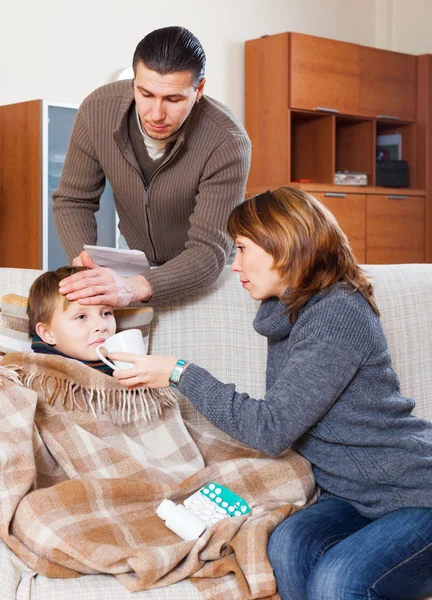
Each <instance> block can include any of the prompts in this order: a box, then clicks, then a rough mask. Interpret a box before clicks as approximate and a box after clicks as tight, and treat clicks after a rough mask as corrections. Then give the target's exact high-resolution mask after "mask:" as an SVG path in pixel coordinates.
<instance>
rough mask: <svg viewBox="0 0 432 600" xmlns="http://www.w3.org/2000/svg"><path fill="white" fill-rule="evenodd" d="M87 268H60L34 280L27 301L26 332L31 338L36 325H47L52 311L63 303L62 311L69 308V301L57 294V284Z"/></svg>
mask: <svg viewBox="0 0 432 600" xmlns="http://www.w3.org/2000/svg"><path fill="white" fill-rule="evenodd" d="M87 268H88V267H71V266H66V267H60V268H59V269H57V270H56V271H46V272H45V273H42V275H39V277H38V278H37V279H35V280H34V282H33V284H32V286H31V288H30V291H29V296H28V301H27V316H28V319H29V325H28V331H29V335H30V336H33V335H35V333H36V325H37V324H38V323H46V324H47V325H49V324H50V323H51V319H52V316H53V313H54V309H55V307H56V306H57V304H58V303H59V302H60V301H63V310H66V308H67V307H68V306H69V300H68V299H67V298H66V296H63V295H62V294H60V292H59V283H60V281H62V280H63V279H66V277H69V276H70V275H73V274H74V273H79V272H80V271H86V270H87Z"/></svg>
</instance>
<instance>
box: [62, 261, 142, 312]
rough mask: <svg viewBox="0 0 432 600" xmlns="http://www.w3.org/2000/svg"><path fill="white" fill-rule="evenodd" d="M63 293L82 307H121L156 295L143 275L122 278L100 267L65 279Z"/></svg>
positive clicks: (114, 272) (112, 271) (111, 270)
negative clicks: (153, 294) (87, 305)
mask: <svg viewBox="0 0 432 600" xmlns="http://www.w3.org/2000/svg"><path fill="white" fill-rule="evenodd" d="M59 292H60V294H63V295H65V296H66V298H67V299H68V300H78V302H79V303H80V304H107V305H109V306H120V307H121V306H128V305H129V304H130V303H131V302H135V301H137V300H148V299H149V298H151V296H152V290H151V287H150V284H149V283H148V282H147V280H146V279H145V277H143V276H142V275H135V276H133V277H121V276H120V275H118V273H116V271H114V270H113V269H109V268H107V267H98V266H95V267H94V268H91V269H88V270H87V271H80V272H78V273H74V274H73V275H71V276H70V277H67V278H66V279H63V280H62V281H61V282H60V285H59Z"/></svg>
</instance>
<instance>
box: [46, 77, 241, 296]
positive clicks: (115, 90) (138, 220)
mask: <svg viewBox="0 0 432 600" xmlns="http://www.w3.org/2000/svg"><path fill="white" fill-rule="evenodd" d="M133 105H134V97H133V89H132V83H131V81H129V80H127V81H118V82H115V83H110V84H108V85H105V86H103V87H101V88H98V89H97V90H95V91H94V92H93V93H92V94H90V95H89V96H88V97H87V98H86V99H85V100H84V102H83V103H82V105H81V106H80V108H79V110H78V113H77V116H76V119H75V123H74V127H73V131H72V136H71V139H70V143H69V148H68V152H67V155H66V160H65V164H64V167H63V171H62V176H61V179H60V184H59V187H58V189H57V190H56V191H55V192H54V194H53V202H54V205H53V210H54V217H55V222H56V226H57V230H58V233H59V236H60V239H61V242H62V244H63V246H64V248H65V250H66V253H67V255H68V258H69V260H72V259H73V258H74V257H75V256H78V255H79V253H80V252H81V250H82V246H83V244H96V241H97V225H96V219H95V215H94V213H95V212H96V211H97V210H98V208H99V200H100V197H101V194H102V192H103V189H104V186H105V178H106V179H108V181H109V182H110V184H111V187H112V189H113V193H114V199H115V205H116V209H117V212H118V215H119V220H120V231H121V233H122V234H123V235H124V237H125V239H126V242H127V243H128V245H129V247H130V248H134V249H137V250H143V251H144V252H145V254H146V256H147V258H148V261H149V263H150V265H151V266H157V267H158V268H157V269H151V270H149V271H146V272H145V273H144V276H145V277H146V279H147V280H148V281H149V283H150V284H151V286H152V289H153V297H152V299H151V302H152V304H159V303H163V302H167V301H169V300H172V299H174V298H180V297H182V296H186V295H188V294H190V293H192V292H193V291H195V290H197V289H199V288H206V287H207V286H208V285H210V284H211V283H213V282H214V281H215V280H216V279H217V278H218V277H219V275H220V273H221V272H222V270H223V267H224V265H225V264H226V260H227V256H228V254H229V251H230V249H231V247H232V240H230V239H229V236H228V234H227V233H226V223H227V218H228V215H229V214H230V212H231V210H232V209H233V208H234V207H235V206H236V205H238V204H239V203H240V202H242V200H243V198H244V193H245V186H246V179H247V175H248V172H249V165H250V150H251V148H250V141H249V138H248V136H247V134H246V132H245V130H244V128H243V126H242V125H241V124H240V122H239V121H238V120H237V119H236V118H235V117H234V116H233V115H232V114H231V113H230V112H229V110H228V109H227V108H226V107H224V106H223V105H221V104H220V103H218V102H216V101H215V100H213V99H211V98H209V97H206V96H203V97H202V98H201V100H200V102H199V103H197V104H195V105H194V107H193V109H192V111H191V113H190V115H189V117H188V118H187V120H186V122H185V123H184V125H183V127H182V130H181V133H180V136H179V137H178V139H177V140H176V143H175V145H174V147H173V148H172V150H171V151H170V153H169V154H168V156H167V157H166V158H165V160H164V161H163V162H162V163H161V165H160V166H159V167H158V168H157V170H156V171H155V173H154V174H153V176H152V178H151V180H150V182H149V184H148V185H147V183H146V182H145V181H144V179H143V176H142V172H141V169H140V167H139V164H138V162H137V160H136V158H135V155H134V153H133V150H132V145H131V142H130V139H129V135H128V113H129V110H130V109H131V107H132V106H133Z"/></svg>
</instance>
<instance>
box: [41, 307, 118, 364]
mask: <svg viewBox="0 0 432 600" xmlns="http://www.w3.org/2000/svg"><path fill="white" fill-rule="evenodd" d="M63 308H64V302H63V298H60V299H59V301H58V303H57V304H56V307H55V309H54V312H53V316H52V319H51V323H50V324H48V325H46V324H44V323H38V324H37V326H36V331H37V333H38V335H39V336H40V337H41V338H42V339H43V341H44V342H46V343H48V344H55V348H56V350H59V351H60V352H63V354H66V355H67V356H71V357H72V358H78V359H80V360H99V359H98V356H97V354H96V346H97V345H98V344H101V343H102V342H104V341H105V340H106V339H107V338H109V337H110V336H111V335H114V333H115V332H116V322H115V318H114V313H113V309H112V307H111V306H106V305H100V304H98V305H95V306H84V305H82V304H79V302H77V301H73V302H70V303H69V304H68V306H67V308H66V310H63Z"/></svg>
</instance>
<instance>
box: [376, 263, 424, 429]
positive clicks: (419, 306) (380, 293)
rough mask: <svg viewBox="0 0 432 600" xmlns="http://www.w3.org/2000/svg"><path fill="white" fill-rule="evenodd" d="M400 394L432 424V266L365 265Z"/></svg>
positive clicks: (415, 411) (416, 412)
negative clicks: (406, 397) (408, 398)
mask: <svg viewBox="0 0 432 600" xmlns="http://www.w3.org/2000/svg"><path fill="white" fill-rule="evenodd" d="M365 271H366V273H367V274H368V275H369V276H370V278H371V280H372V282H373V284H374V286H375V295H376V300H377V303H378V307H379V309H380V311H381V320H382V324H383V328H384V332H385V334H386V337H387V342H388V346H389V350H390V355H391V357H392V364H393V368H394V369H395V371H396V373H397V374H398V376H399V379H400V383H401V392H402V394H404V395H405V396H408V397H410V398H413V399H414V400H415V401H416V407H415V410H414V413H415V414H416V415H418V416H419V417H424V418H426V419H429V420H432V335H431V332H432V265H430V264H418V265H367V266H365Z"/></svg>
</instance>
